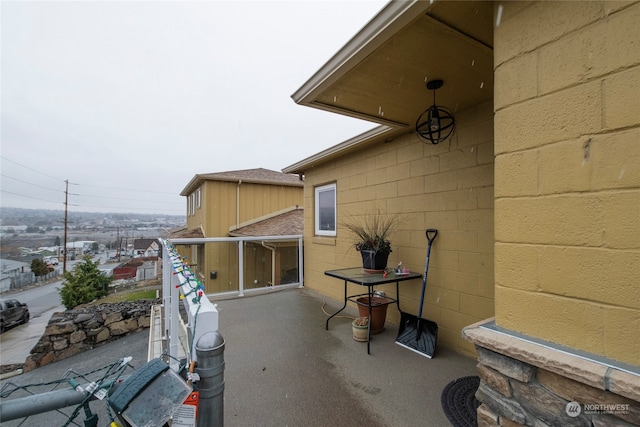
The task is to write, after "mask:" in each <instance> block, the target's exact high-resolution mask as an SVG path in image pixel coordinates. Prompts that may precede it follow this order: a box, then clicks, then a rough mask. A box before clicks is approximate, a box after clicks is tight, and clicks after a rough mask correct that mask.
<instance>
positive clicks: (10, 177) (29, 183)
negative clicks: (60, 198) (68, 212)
mask: <svg viewBox="0 0 640 427" xmlns="http://www.w3.org/2000/svg"><path fill="white" fill-rule="evenodd" d="M0 176H3V177H5V178H9V179H13V180H14V181H18V182H22V183H23V184H28V185H33V186H34V187H38V188H43V189H45V190H49V191H55V192H59V193H64V191H62V190H57V189H53V188H49V187H43V186H42V185H38V184H33V183H31V182H27V181H23V180H21V179H18V178H14V177H12V176H9V175H5V174H3V173H0Z"/></svg>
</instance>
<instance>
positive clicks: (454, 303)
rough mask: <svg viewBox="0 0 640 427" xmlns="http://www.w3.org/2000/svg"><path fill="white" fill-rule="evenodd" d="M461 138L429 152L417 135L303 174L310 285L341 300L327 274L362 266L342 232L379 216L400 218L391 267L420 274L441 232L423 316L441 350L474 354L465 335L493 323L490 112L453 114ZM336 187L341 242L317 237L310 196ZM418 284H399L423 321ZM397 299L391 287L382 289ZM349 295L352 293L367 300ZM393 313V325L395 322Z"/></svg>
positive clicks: (406, 307)
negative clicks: (433, 325) (352, 219)
mask: <svg viewBox="0 0 640 427" xmlns="http://www.w3.org/2000/svg"><path fill="white" fill-rule="evenodd" d="M455 117H456V121H457V130H456V134H455V135H454V136H453V137H452V138H451V139H449V140H447V141H445V142H443V143H441V144H439V145H432V144H426V143H424V142H422V140H420V139H418V137H417V136H415V135H414V134H411V135H405V136H403V137H400V138H398V139H396V140H394V141H391V142H384V141H379V142H377V143H374V144H373V145H371V146H369V147H366V148H362V149H359V150H358V151H356V152H354V153H351V154H348V155H344V156H342V157H340V158H338V159H336V160H332V161H329V162H327V163H325V164H323V165H320V166H316V167H314V168H312V169H310V170H308V171H306V172H305V286H306V287H309V288H312V289H314V290H317V291H319V292H321V293H325V294H327V295H329V296H331V297H333V298H335V299H338V300H342V298H343V295H344V285H343V283H342V282H340V281H338V280H336V279H332V278H329V277H327V276H325V275H324V271H326V270H330V269H337V268H346V267H353V266H358V265H361V264H362V260H361V257H360V254H359V253H358V252H356V251H355V249H354V248H353V239H352V236H350V235H349V233H348V231H347V230H346V229H345V227H344V226H343V225H342V223H343V222H344V221H345V219H346V218H348V216H349V215H358V214H362V213H364V212H372V211H375V210H376V209H378V208H379V209H381V210H383V211H386V212H389V213H391V214H394V213H397V214H399V215H400V219H401V223H400V225H399V227H398V228H397V230H396V231H395V232H394V234H393V236H392V247H393V252H392V253H391V256H390V258H389V264H388V265H389V266H395V265H396V264H397V263H398V262H399V261H402V262H403V264H404V265H405V266H406V267H408V268H410V269H411V270H412V271H417V272H420V273H422V272H423V271H424V262H425V257H426V249H427V239H426V237H425V230H426V229H427V228H436V229H438V230H439V234H438V237H437V239H436V241H435V242H434V246H433V249H432V252H431V260H430V264H429V274H428V283H427V293H426V297H425V305H424V309H423V315H422V317H423V318H427V319H430V320H433V321H436V322H437V323H438V326H439V334H438V346H447V347H449V348H453V349H455V350H457V351H459V352H462V353H465V354H468V355H475V349H474V347H473V345H472V344H470V343H469V342H467V341H465V340H463V339H462V338H461V335H460V331H461V329H462V328H463V327H464V326H466V325H468V324H470V323H474V322H476V321H478V320H480V319H484V318H486V317H490V316H493V313H494V305H493V289H494V276H493V105H492V104H491V103H487V104H483V105H479V106H476V107H474V108H471V109H469V110H466V111H461V112H456V115H455ZM334 182H335V183H336V185H337V199H338V231H337V237H335V238H328V237H319V236H315V235H314V231H313V230H314V227H313V224H314V188H315V187H317V186H320V185H325V184H328V183H334ZM421 285H422V283H421V281H418V280H416V281H412V282H405V283H403V284H401V291H400V294H401V295H400V302H401V308H402V310H403V311H406V312H409V313H412V314H417V313H418V308H419V298H420V290H421ZM381 289H382V290H384V291H385V292H386V293H387V294H389V295H391V296H395V285H392V286H386V287H381ZM362 291H363V290H362V289H361V288H356V287H355V286H354V287H353V288H350V292H352V293H356V292H362ZM399 317H400V316H399V312H398V311H397V309H396V308H395V305H392V306H390V307H389V312H388V316H387V320H388V321H390V322H395V323H396V324H397V323H398V321H399Z"/></svg>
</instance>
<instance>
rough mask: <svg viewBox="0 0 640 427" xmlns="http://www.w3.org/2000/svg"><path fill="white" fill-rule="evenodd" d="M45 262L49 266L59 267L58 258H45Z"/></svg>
mask: <svg viewBox="0 0 640 427" xmlns="http://www.w3.org/2000/svg"><path fill="white" fill-rule="evenodd" d="M44 262H45V263H47V265H58V264H59V262H58V257H55V256H48V257H44Z"/></svg>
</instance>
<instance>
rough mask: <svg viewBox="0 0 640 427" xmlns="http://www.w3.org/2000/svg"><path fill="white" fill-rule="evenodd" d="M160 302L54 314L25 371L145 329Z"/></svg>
mask: <svg viewBox="0 0 640 427" xmlns="http://www.w3.org/2000/svg"><path fill="white" fill-rule="evenodd" d="M160 303H161V300H160V299H154V300H138V301H136V302H121V303H105V304H99V305H95V306H84V307H79V308H75V309H73V310H67V311H64V312H60V313H54V314H53V315H52V316H51V319H50V320H49V324H48V325H47V327H46V329H45V331H44V334H43V335H42V338H40V340H39V341H38V343H37V344H36V345H35V346H34V347H33V349H32V350H31V354H30V355H29V356H28V357H27V359H26V360H25V363H24V367H23V369H24V371H25V372H28V371H30V370H33V369H35V368H38V367H40V366H43V365H46V364H49V363H52V362H56V361H58V360H63V359H66V358H67V357H71V356H73V355H76V354H78V353H81V352H83V351H86V350H90V349H92V348H94V347H95V346H97V345H100V344H102V343H106V342H110V341H113V340H115V339H118V338H120V337H121V336H124V335H126V334H128V333H130V332H134V331H137V330H140V329H143V328H148V327H149V325H150V316H151V307H152V306H153V305H155V304H160Z"/></svg>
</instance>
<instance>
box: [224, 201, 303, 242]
mask: <svg viewBox="0 0 640 427" xmlns="http://www.w3.org/2000/svg"><path fill="white" fill-rule="evenodd" d="M303 232H304V210H303V209H301V208H297V209H293V210H290V211H288V212H284V213H281V214H278V215H274V216H272V217H269V218H266V219H262V220H259V221H256V222H254V223H252V224H249V225H246V226H244V227H240V228H238V229H235V230H232V231H230V232H229V235H230V236H234V237H239V236H291V235H296V234H303Z"/></svg>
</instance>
